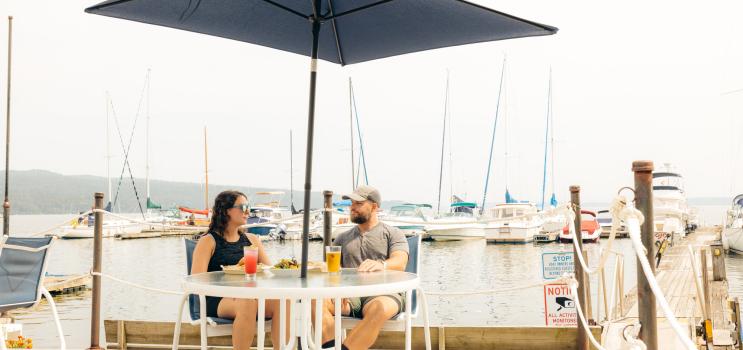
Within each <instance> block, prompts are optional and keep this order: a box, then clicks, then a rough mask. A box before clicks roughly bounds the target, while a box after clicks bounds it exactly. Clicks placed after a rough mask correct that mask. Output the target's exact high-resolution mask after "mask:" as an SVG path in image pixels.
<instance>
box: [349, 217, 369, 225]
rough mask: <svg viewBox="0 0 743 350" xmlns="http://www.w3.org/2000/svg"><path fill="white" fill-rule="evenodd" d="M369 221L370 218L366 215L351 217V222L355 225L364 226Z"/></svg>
mask: <svg viewBox="0 0 743 350" xmlns="http://www.w3.org/2000/svg"><path fill="white" fill-rule="evenodd" d="M367 221H369V218H368V217H366V216H364V215H362V214H359V215H351V222H353V223H354V224H358V225H363V224H365V223H366V222H367Z"/></svg>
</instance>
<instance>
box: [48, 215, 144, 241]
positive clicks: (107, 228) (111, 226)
mask: <svg viewBox="0 0 743 350" xmlns="http://www.w3.org/2000/svg"><path fill="white" fill-rule="evenodd" d="M94 228H95V225H94V224H90V223H86V222H84V221H83V220H79V224H78V223H73V224H70V225H66V226H62V227H61V230H60V231H58V232H55V233H51V234H48V236H56V237H59V238H63V239H77V238H93V237H94ZM102 228H103V231H102V232H101V235H102V237H103V238H108V237H114V236H116V235H118V234H127V233H139V232H142V229H143V226H142V224H139V223H136V222H131V221H126V220H113V221H111V220H109V221H104V222H103V227H102Z"/></svg>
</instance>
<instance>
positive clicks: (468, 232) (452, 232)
mask: <svg viewBox="0 0 743 350" xmlns="http://www.w3.org/2000/svg"><path fill="white" fill-rule="evenodd" d="M426 232H428V238H430V239H432V240H434V241H463V240H475V239H483V238H485V230H484V228H483V227H482V226H480V225H471V226H464V227H456V226H455V227H431V228H427V229H426Z"/></svg>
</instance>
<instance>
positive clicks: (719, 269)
mask: <svg viewBox="0 0 743 350" xmlns="http://www.w3.org/2000/svg"><path fill="white" fill-rule="evenodd" d="M710 249H712V278H713V280H715V281H725V280H727V274H726V272H725V255H724V254H723V252H724V250H723V248H722V243H715V244H712V245H710Z"/></svg>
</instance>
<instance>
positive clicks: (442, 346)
mask: <svg viewBox="0 0 743 350" xmlns="http://www.w3.org/2000/svg"><path fill="white" fill-rule="evenodd" d="M439 350H446V328H444V327H439Z"/></svg>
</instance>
